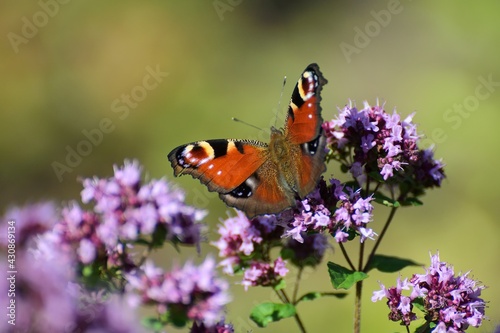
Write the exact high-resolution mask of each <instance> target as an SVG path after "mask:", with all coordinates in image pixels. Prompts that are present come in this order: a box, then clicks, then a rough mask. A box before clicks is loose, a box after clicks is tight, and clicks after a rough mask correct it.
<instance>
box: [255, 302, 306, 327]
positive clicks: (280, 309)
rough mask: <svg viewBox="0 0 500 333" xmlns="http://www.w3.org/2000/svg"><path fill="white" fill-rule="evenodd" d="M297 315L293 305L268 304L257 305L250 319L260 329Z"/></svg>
mask: <svg viewBox="0 0 500 333" xmlns="http://www.w3.org/2000/svg"><path fill="white" fill-rule="evenodd" d="M295 313H296V311H295V306H293V305H292V304H279V303H271V302H266V303H262V304H259V305H256V306H255V307H254V308H253V309H252V312H251V313H250V319H252V320H253V321H254V322H255V323H256V324H257V325H258V326H259V327H266V326H267V325H268V324H269V323H272V322H274V321H279V320H281V319H284V318H288V317H292V316H294V315H295Z"/></svg>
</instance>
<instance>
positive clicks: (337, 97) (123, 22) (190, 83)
mask: <svg viewBox="0 0 500 333" xmlns="http://www.w3.org/2000/svg"><path fill="white" fill-rule="evenodd" d="M62 2H65V3H62ZM499 13H500V3H499V2H498V1H481V2H475V3H472V2H466V1H451V0H447V1H435V2H434V1H403V0H402V1H400V2H397V1H335V2H326V1H308V2H306V1H284V0H274V1H241V0H216V1H204V2H201V1H200V2H194V1H193V2H174V1H140V2H139V1H106V2H100V1H71V0H65V1H62V0H61V3H60V2H55V0H53V1H48V0H46V1H40V2H37V1H25V2H11V1H9V2H7V1H4V2H2V3H0V17H1V19H0V32H1V35H2V37H3V39H2V42H1V43H0V59H1V61H0V68H1V75H2V80H1V89H0V103H1V104H0V105H1V110H2V111H1V113H0V150H1V155H0V156H1V161H2V162H1V163H0V175H1V176H0V177H1V178H0V179H1V184H0V185H1V191H0V195H1V205H2V211H4V210H5V208H6V207H8V206H9V205H11V204H23V203H26V202H33V201H36V200H41V199H55V200H63V201H65V200H70V199H73V198H79V192H80V189H81V185H80V183H78V182H77V178H78V177H79V176H84V177H89V176H93V175H98V176H101V177H105V176H109V175H111V174H112V165H113V164H121V163H123V160H124V159H125V158H137V159H139V160H140V162H141V163H142V164H143V165H144V167H145V170H146V171H147V172H148V175H149V177H151V178H159V177H163V176H165V175H166V176H167V177H168V178H169V179H172V178H173V177H172V170H171V168H170V166H169V163H168V161H167V159H166V154H167V153H168V152H169V151H170V150H171V149H173V148H174V147H175V146H177V145H180V144H182V143H186V142H190V141H195V140H199V139H211V138H255V139H261V140H267V138H266V136H265V135H263V133H262V132H259V131H257V130H255V129H253V128H251V127H248V126H244V125H241V124H238V123H234V122H232V121H231V117H233V116H234V117H238V118H242V119H244V120H246V121H248V122H250V123H252V124H255V125H257V126H259V127H262V128H268V127H269V126H270V125H272V124H274V121H275V116H274V114H275V112H276V111H277V103H278V100H279V96H280V91H281V84H282V80H283V76H285V75H286V76H287V77H288V84H287V86H286V87H285V92H284V97H283V101H282V103H281V108H280V109H279V110H278V115H279V119H278V124H281V123H282V121H283V120H282V119H283V115H284V110H285V108H286V104H287V102H288V98H289V95H290V93H291V90H292V88H293V85H294V84H295V80H296V79H297V78H298V76H299V74H300V73H301V71H302V70H303V69H304V68H305V67H306V65H308V64H309V63H311V62H317V63H318V64H319V65H320V67H321V70H322V72H323V74H324V75H325V77H326V78H327V79H328V80H329V84H328V85H327V86H325V88H324V90H323V103H322V105H323V117H324V118H325V119H331V118H332V117H333V116H334V115H335V114H336V107H337V106H340V107H342V106H343V105H344V104H346V103H347V102H348V100H349V99H352V100H354V101H356V102H357V103H358V105H360V106H361V105H362V102H363V101H364V100H368V101H369V102H370V103H375V102H376V99H377V98H380V100H381V101H386V109H387V110H391V109H392V108H394V107H397V110H398V112H400V113H401V114H403V115H408V114H410V113H412V112H414V111H416V112H417V114H416V116H415V118H414V121H415V122H416V123H418V124H419V131H420V132H421V133H425V134H426V137H425V143H424V145H429V144H431V143H433V142H434V143H436V157H438V158H440V157H442V158H443V159H444V161H445V163H446V173H447V176H448V178H447V180H446V181H444V183H443V187H442V189H437V190H433V191H431V192H429V194H428V195H427V196H426V197H425V198H424V199H423V200H424V202H425V205H424V206H423V207H418V208H408V209H404V210H401V211H400V212H399V213H398V214H397V215H396V221H395V222H396V223H394V224H393V226H392V227H391V229H390V231H389V233H388V235H387V238H386V239H385V242H384V243H383V244H382V246H381V248H380V252H381V253H384V254H394V253H397V255H399V256H401V257H408V258H413V259H415V260H417V261H418V262H421V263H423V264H425V265H428V264H429V251H432V252H433V253H434V252H435V251H436V250H439V251H440V254H441V259H442V260H444V261H448V262H450V263H452V264H454V266H455V269H456V270H457V271H468V270H472V274H473V275H474V277H475V278H477V279H479V280H481V281H482V282H483V283H484V284H485V285H487V286H489V288H488V289H487V290H485V291H484V295H483V296H484V298H485V299H486V300H489V301H490V303H489V307H488V309H487V315H488V316H489V317H490V321H487V322H485V323H484V324H483V326H482V327H481V328H480V329H478V330H473V329H471V331H474V332H491V331H492V330H493V328H494V327H495V326H496V325H497V324H498V323H499V321H500V306H499V304H498V302H499V301H500V286H499V285H496V284H495V283H496V282H495V281H497V280H496V279H497V278H498V277H497V274H498V268H497V267H496V265H497V264H498V257H499V254H500V242H499V241H498V237H499V235H500V227H499V223H498V217H497V214H498V207H497V206H496V205H497V204H498V199H499V195H498V193H497V192H495V191H496V186H498V185H499V181H498V177H497V176H495V172H496V171H497V170H498V167H499V162H500V159H499V157H498V156H499V148H498V145H499V144H500V131H499V130H498V129H497V127H498V123H499V122H500V112H499V110H498V109H499V107H498V106H499V105H500V93H499V90H500V64H499V61H500V60H499V59H500V57H499V56H500V54H499V52H500V22H499V20H498V15H499ZM154 71H156V72H158V73H159V75H157V80H156V81H155V80H152V79H151V78H150V77H149V76H148V75H150V72H154ZM144 80H145V81H144ZM488 81H490V83H485V82H488ZM127 95H128V96H132V97H129V98H130V99H129V101H128V102H127V101H126V98H127ZM127 103H128V104H127ZM100 126H101V127H100ZM89 133H93V134H89ZM97 133H100V134H97ZM85 134H87V135H91V137H92V138H93V140H94V142H95V144H90V145H89V144H88V143H87V144H86V143H83V142H84V141H87V142H88V139H87V138H86V136H85ZM92 135H93V136H92ZM71 150H76V151H77V152H78V150H80V151H81V152H83V153H84V155H86V156H81V155H80V159H78V158H77V157H75V156H73V157H71V158H70V160H69V161H70V163H68V161H67V158H68V156H67V155H68V152H69V151H71ZM70 164H71V165H70ZM55 166H56V167H57V168H58V171H57V172H55V170H54V167H55ZM331 172H334V173H335V172H336V168H335V166H331V169H329V174H331ZM174 181H175V182H177V183H178V184H180V186H182V187H183V188H184V189H186V191H187V192H188V198H189V200H190V202H191V203H196V204H198V205H199V206H202V207H207V208H209V209H210V212H211V213H210V215H209V216H208V218H207V219H206V221H207V223H208V224H209V225H210V231H209V233H208V235H207V236H208V238H209V240H214V239H215V231H216V229H215V227H216V224H217V223H218V222H219V218H220V217H224V216H226V211H228V209H227V208H226V207H225V206H224V204H223V203H222V202H221V201H220V200H218V199H217V196H216V195H215V194H208V192H207V191H206V189H205V188H204V187H203V186H202V185H200V184H199V182H198V181H195V180H192V179H191V178H190V177H183V178H180V179H175V180H174ZM386 216H387V211H385V210H383V209H380V208H377V210H376V220H375V222H374V223H373V225H372V227H373V228H374V229H375V230H378V231H380V229H381V225H382V222H383V221H384V220H385V218H386ZM352 249H355V247H352ZM209 251H210V252H215V251H214V249H213V248H212V247H210V246H208V245H207V246H204V247H203V252H202V253H203V255H205V254H206V253H207V252H209ZM193 256H194V257H196V252H195V251H194V250H191V249H186V250H184V249H183V250H182V257H181V258H179V255H178V254H177V253H176V252H175V251H174V250H172V249H166V251H165V252H164V253H162V254H159V255H158V256H157V260H158V262H159V263H160V264H162V265H164V266H166V267H169V266H170V263H171V262H172V261H180V260H183V258H185V257H193ZM340 257H341V256H340V251H330V253H329V255H328V258H327V259H328V260H337V261H339V262H340V263H343V261H342V260H341V259H340ZM195 260H196V261H200V260H201V258H196V259H195ZM324 266H325V265H322V266H321V267H319V268H318V269H317V270H316V271H314V272H313V271H312V270H311V271H307V272H306V274H305V281H304V283H303V285H302V287H301V291H303V292H306V291H312V290H321V291H329V290H330V289H331V287H330V285H329V280H328V277H327V273H326V268H325V267H324ZM413 272H415V273H422V272H423V271H422V270H421V269H419V268H416V269H415V268H412V269H406V270H404V271H403V272H402V275H403V276H404V277H409V276H410V275H411V274H412V273H413ZM371 275H372V276H371V279H370V281H369V282H368V283H365V285H364V286H365V289H364V303H363V310H364V312H363V317H362V328H363V331H364V332H396V331H399V332H402V331H403V329H402V328H401V327H400V326H398V324H396V323H392V322H388V321H387V319H386V318H387V313H388V309H387V308H386V306H385V304H383V302H379V303H375V304H372V303H371V301H370V297H371V291H372V290H375V289H378V288H379V287H378V284H377V280H381V281H382V282H384V283H385V284H386V285H394V284H395V281H396V278H397V275H396V274H392V275H389V274H385V275H382V274H381V273H378V272H372V274H371ZM237 280H239V279H233V280H232V281H237ZM288 282H289V285H292V284H293V274H290V278H289V281H288ZM497 282H498V281H497ZM232 293H233V296H234V302H233V303H231V305H230V306H229V308H228V313H227V319H228V320H229V321H232V322H233V323H234V325H235V328H236V331H237V332H247V331H252V332H264V331H266V330H263V329H260V328H258V327H256V326H255V325H254V324H252V323H251V322H250V320H249V319H248V313H249V311H250V309H251V307H252V306H253V305H255V304H257V302H260V301H264V300H270V299H271V300H275V298H274V296H273V294H272V293H271V291H270V290H267V289H262V288H261V289H255V290H251V291H249V292H247V293H245V292H244V291H243V288H242V287H241V286H239V285H234V286H233V287H232ZM352 304H353V297H352V295H351V296H349V297H348V298H347V299H344V300H341V301H339V300H336V299H320V300H318V301H315V302H313V303H308V304H303V305H301V306H300V307H299V311H300V314H301V316H302V318H303V321H304V324H305V326H306V327H307V328H308V329H309V331H310V332H349V331H351V327H352V320H351V317H352V313H353V310H352ZM332 327H335V329H333V328H332ZM169 331H170V330H169ZM267 331H268V332H270V331H272V332H295V331H298V330H297V328H296V326H295V323H294V322H293V320H291V319H290V320H285V321H282V322H279V323H277V324H273V325H272V326H271V327H270V328H268V329H267Z"/></svg>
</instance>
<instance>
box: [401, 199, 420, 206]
mask: <svg viewBox="0 0 500 333" xmlns="http://www.w3.org/2000/svg"><path fill="white" fill-rule="evenodd" d="M423 204H424V203H423V202H422V201H420V200H418V199H417V198H406V199H405V200H403V202H401V205H402V206H416V207H418V206H422V205H423Z"/></svg>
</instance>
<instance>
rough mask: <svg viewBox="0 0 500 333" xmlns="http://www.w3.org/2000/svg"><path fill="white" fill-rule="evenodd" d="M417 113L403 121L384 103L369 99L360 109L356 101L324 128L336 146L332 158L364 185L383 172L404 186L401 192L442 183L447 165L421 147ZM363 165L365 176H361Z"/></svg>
mask: <svg viewBox="0 0 500 333" xmlns="http://www.w3.org/2000/svg"><path fill="white" fill-rule="evenodd" d="M413 115H414V114H412V115H410V116H408V117H407V118H406V119H404V120H401V117H400V116H399V114H397V113H396V111H393V113H392V115H390V114H388V113H387V112H386V111H385V110H384V106H383V105H382V106H380V105H378V104H377V105H375V106H370V105H369V104H368V103H367V102H365V103H364V105H363V108H362V109H361V110H358V109H357V108H356V107H355V106H354V105H353V104H352V103H350V104H349V105H346V106H345V107H344V108H343V109H341V110H340V112H339V115H338V116H337V118H336V119H333V120H332V121H329V122H325V123H324V124H323V129H324V130H325V133H326V136H327V142H328V144H329V146H330V148H331V149H332V152H331V154H330V156H331V157H333V158H334V159H336V160H338V161H340V162H341V163H342V164H343V166H344V168H345V169H347V170H351V173H352V174H353V176H354V177H355V178H356V179H357V180H358V182H359V184H360V186H362V185H363V183H364V182H366V181H367V180H369V178H370V177H371V178H375V179H376V180H378V178H377V177H373V173H374V172H377V173H379V174H380V175H381V176H382V178H383V179H384V181H385V182H386V183H387V184H390V185H394V186H397V185H401V191H405V193H404V194H405V195H406V194H407V193H412V194H413V195H415V196H418V195H421V194H422V193H423V191H424V190H425V189H426V188H431V187H434V186H440V185H441V181H442V180H443V179H444V171H443V164H442V163H441V162H440V161H436V160H434V159H433V158H432V152H431V151H426V150H420V149H419V148H418V140H419V135H418V134H417V130H416V126H415V124H413V123H412V119H413ZM360 167H362V168H363V173H364V174H365V177H361V174H362V172H360Z"/></svg>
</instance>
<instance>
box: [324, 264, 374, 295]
mask: <svg viewBox="0 0 500 333" xmlns="http://www.w3.org/2000/svg"><path fill="white" fill-rule="evenodd" d="M328 274H330V280H331V281H332V285H333V287H334V288H335V289H345V290H347V289H349V288H351V287H352V286H353V285H354V284H356V282H359V281H361V280H364V279H366V278H367V277H368V274H366V273H364V272H356V271H351V270H350V269H347V268H345V267H342V266H340V265H337V264H336V263H333V262H331V261H330V262H328Z"/></svg>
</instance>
